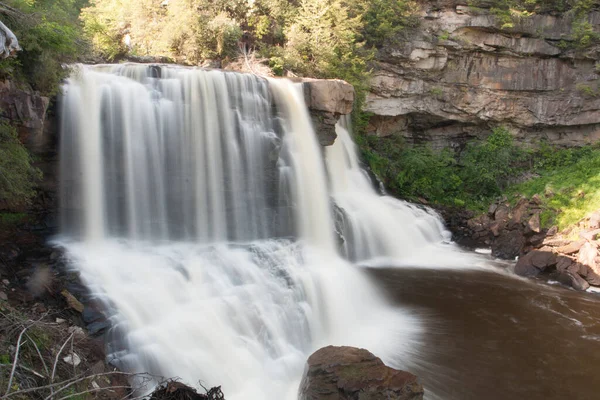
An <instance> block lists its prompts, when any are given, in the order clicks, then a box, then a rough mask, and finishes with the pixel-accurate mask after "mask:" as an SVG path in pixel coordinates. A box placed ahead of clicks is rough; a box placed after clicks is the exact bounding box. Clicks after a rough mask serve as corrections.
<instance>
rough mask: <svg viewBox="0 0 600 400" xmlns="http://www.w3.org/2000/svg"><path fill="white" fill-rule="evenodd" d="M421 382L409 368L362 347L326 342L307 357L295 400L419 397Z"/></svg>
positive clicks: (405, 398)
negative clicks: (390, 363) (393, 365)
mask: <svg viewBox="0 0 600 400" xmlns="http://www.w3.org/2000/svg"><path fill="white" fill-rule="evenodd" d="M423 393H424V391H423V386H421V384H420V383H419V382H418V381H417V377H416V376H415V375H413V374H411V373H409V372H406V371H400V370H397V369H393V368H390V367H388V366H386V365H385V364H384V363H383V361H381V359H379V358H377V357H375V355H373V354H372V353H370V352H369V351H367V350H365V349H357V348H355V347H346V346H342V347H336V346H327V347H324V348H322V349H320V350H317V351H316V352H315V353H313V354H312V355H311V356H310V357H309V358H308V361H307V366H306V369H305V371H304V377H303V378H302V383H301V384H300V389H299V393H298V399H299V400H359V399H360V400H384V399H385V400H409V399H410V400H421V399H423Z"/></svg>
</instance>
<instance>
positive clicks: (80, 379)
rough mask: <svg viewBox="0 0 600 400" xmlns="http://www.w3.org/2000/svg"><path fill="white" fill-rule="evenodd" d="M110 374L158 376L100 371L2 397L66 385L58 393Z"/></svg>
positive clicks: (47, 399) (142, 374) (150, 377)
mask: <svg viewBox="0 0 600 400" xmlns="http://www.w3.org/2000/svg"><path fill="white" fill-rule="evenodd" d="M108 375H124V376H127V377H138V376H140V377H148V378H149V379H152V378H157V377H156V376H154V375H151V374H148V373H140V374H133V373H129V372H121V371H112V372H102V373H99V374H94V375H86V376H80V377H77V378H72V379H67V380H64V381H61V382H56V383H50V384H48V385H44V386H38V387H34V388H29V389H22V390H18V391H16V392H12V393H10V394H6V395H4V396H3V397H2V399H6V398H9V397H12V396H17V395H20V394H25V393H32V392H37V391H40V390H45V389H50V388H56V387H59V386H62V385H64V386H63V387H62V388H60V389H59V390H57V391H56V393H59V392H61V391H63V390H64V389H66V388H68V387H70V386H72V385H74V384H76V383H79V382H83V381H85V380H86V379H95V378H99V377H102V376H108ZM50 398H51V397H50V396H48V397H46V398H45V400H50Z"/></svg>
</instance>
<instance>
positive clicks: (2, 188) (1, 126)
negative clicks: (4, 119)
mask: <svg viewBox="0 0 600 400" xmlns="http://www.w3.org/2000/svg"><path fill="white" fill-rule="evenodd" d="M40 178H41V172H40V171H39V170H38V169H37V168H35V167H34V166H33V165H32V159H31V156H30V155H29V152H28V151H27V150H26V149H25V147H24V146H23V144H21V142H20V141H19V139H18V137H17V133H16V131H15V129H14V128H12V127H11V126H9V125H7V124H5V123H0V200H3V201H4V202H5V203H7V204H8V205H9V206H11V205H20V204H23V203H26V202H28V201H29V200H30V199H31V198H32V197H33V196H34V194H35V183H36V181H38V180H39V179H40Z"/></svg>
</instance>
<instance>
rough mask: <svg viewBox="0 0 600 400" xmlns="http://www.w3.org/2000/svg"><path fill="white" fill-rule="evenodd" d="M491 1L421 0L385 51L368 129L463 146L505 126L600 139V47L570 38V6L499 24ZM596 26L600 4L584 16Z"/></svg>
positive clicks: (527, 139)
mask: <svg viewBox="0 0 600 400" xmlns="http://www.w3.org/2000/svg"><path fill="white" fill-rule="evenodd" d="M491 4H492V3H490V2H483V1H481V2H478V3H477V6H478V7H470V3H469V2H467V1H456V0H439V1H428V2H425V3H423V2H421V3H420V4H419V5H420V7H421V11H420V15H419V25H418V27H417V28H415V29H409V30H408V31H407V32H406V33H405V37H403V38H402V39H401V40H398V41H397V42H396V44H393V43H391V44H388V45H386V46H384V47H383V48H382V49H380V50H379V52H378V54H377V57H376V62H375V65H374V70H373V77H372V79H371V89H370V94H369V95H368V98H367V102H366V111H369V112H372V113H373V114H374V115H373V118H372V119H371V122H370V126H369V131H370V133H371V134H374V135H378V136H389V135H401V136H403V137H405V138H406V140H407V141H408V142H409V143H428V144H430V145H432V146H433V147H434V148H442V147H454V148H460V147H461V146H463V145H464V144H465V143H466V142H467V141H468V140H471V139H477V138H479V139H481V138H483V137H486V136H487V135H488V134H489V132H490V131H491V128H493V127H495V126H499V125H504V126H506V127H508V128H510V130H511V132H513V133H514V134H515V135H516V137H517V139H518V140H519V141H520V142H524V143H536V142H538V141H539V140H540V139H541V138H546V139H548V140H549V141H550V142H551V143H553V144H556V145H563V146H573V145H581V144H584V143H593V142H596V141H597V140H598V139H600V97H598V96H597V95H596V92H597V85H598V80H599V78H600V75H599V72H598V69H597V68H596V62H597V60H598V53H599V48H598V46H595V47H591V48H588V49H586V50H577V49H576V46H575V45H573V44H572V42H571V37H572V34H573V26H574V24H573V16H572V15H571V14H572V13H550V12H543V11H542V12H540V13H537V14H534V15H531V16H529V17H525V18H520V19H516V20H515V22H514V26H513V27H510V28H507V27H504V28H503V29H501V27H502V23H501V22H500V21H499V20H498V19H497V18H496V17H495V16H494V15H493V14H492V12H491V11H490V7H491ZM587 19H588V22H589V23H590V24H591V27H592V28H593V29H594V30H595V31H596V32H598V31H599V30H600V12H598V11H591V12H590V13H589V14H588V15H587Z"/></svg>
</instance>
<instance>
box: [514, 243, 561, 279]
mask: <svg viewBox="0 0 600 400" xmlns="http://www.w3.org/2000/svg"><path fill="white" fill-rule="evenodd" d="M556 263H557V257H556V255H555V254H554V253H553V252H552V251H550V249H548V248H545V249H542V250H533V251H530V252H529V253H527V254H525V255H524V256H523V257H521V258H519V261H517V265H515V273H516V274H517V275H521V276H537V275H539V274H540V273H541V272H542V271H544V270H546V269H547V268H549V267H552V266H555V265H556Z"/></svg>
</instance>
